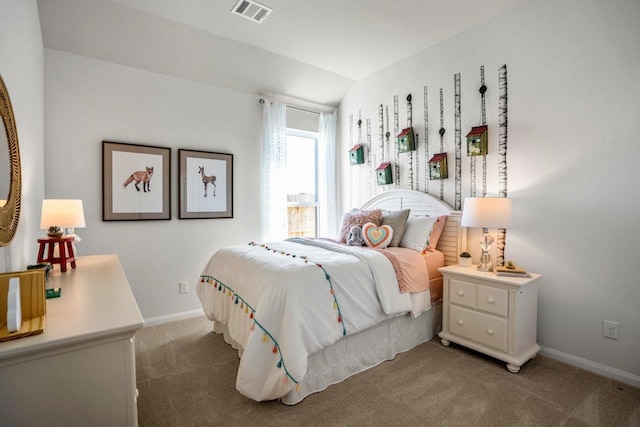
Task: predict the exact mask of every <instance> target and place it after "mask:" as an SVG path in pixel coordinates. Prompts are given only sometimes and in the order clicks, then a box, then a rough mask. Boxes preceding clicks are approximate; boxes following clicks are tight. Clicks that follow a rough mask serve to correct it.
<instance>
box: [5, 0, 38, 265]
mask: <svg viewBox="0 0 640 427" xmlns="http://www.w3.org/2000/svg"><path fill="white" fill-rule="evenodd" d="M0 28H1V29H2V37H0V75H2V79H3V80H4V83H5V85H6V87H7V91H8V92H9V97H10V98H11V104H12V106H13V113H14V115H15V121H16V128H17V131H18V144H19V145H20V157H21V164H22V168H21V169H22V210H21V215H20V222H19V223H18V230H17V232H16V235H15V237H14V239H13V241H12V242H11V244H10V245H9V246H7V247H3V248H0V272H6V271H16V270H24V269H25V268H26V266H27V265H28V264H30V263H33V262H35V260H36V253H37V245H38V244H37V242H36V239H37V238H38V235H39V231H40V230H38V226H39V224H40V204H41V203H42V197H43V195H44V155H43V146H44V141H43V128H44V113H43V103H44V101H43V98H44V95H43V67H42V64H43V49H42V36H41V33H40V20H39V18H38V6H37V4H36V2H35V0H23V1H14V0H0ZM3 178H4V177H3ZM36 224H37V225H36Z"/></svg>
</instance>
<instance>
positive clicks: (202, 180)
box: [178, 149, 233, 219]
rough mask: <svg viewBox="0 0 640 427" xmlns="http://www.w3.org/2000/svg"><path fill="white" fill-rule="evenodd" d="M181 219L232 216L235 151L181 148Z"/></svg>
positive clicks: (179, 162) (179, 185) (179, 157)
mask: <svg viewBox="0 0 640 427" xmlns="http://www.w3.org/2000/svg"><path fill="white" fill-rule="evenodd" d="M178 168H179V169H180V172H179V177H178V178H179V182H178V189H179V192H180V197H179V199H180V218H182V219H194V218H233V154H223V153H212V152H208V151H196V150H183V149H180V150H178Z"/></svg>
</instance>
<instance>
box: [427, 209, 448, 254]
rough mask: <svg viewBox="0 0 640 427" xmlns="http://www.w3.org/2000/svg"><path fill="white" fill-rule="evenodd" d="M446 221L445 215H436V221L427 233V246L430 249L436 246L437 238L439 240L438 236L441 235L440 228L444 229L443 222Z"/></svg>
mask: <svg viewBox="0 0 640 427" xmlns="http://www.w3.org/2000/svg"><path fill="white" fill-rule="evenodd" d="M445 222H447V216H446V215H442V216H440V217H438V219H437V220H436V223H435V224H434V225H433V228H432V229H431V234H429V247H430V248H431V249H435V248H436V246H438V240H440V236H441V235H442V230H444V223H445Z"/></svg>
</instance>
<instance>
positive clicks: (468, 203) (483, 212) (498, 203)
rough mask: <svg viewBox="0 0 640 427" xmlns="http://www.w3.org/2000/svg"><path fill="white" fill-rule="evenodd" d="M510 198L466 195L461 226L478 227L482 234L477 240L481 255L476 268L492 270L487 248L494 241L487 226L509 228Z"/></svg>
mask: <svg viewBox="0 0 640 427" xmlns="http://www.w3.org/2000/svg"><path fill="white" fill-rule="evenodd" d="M511 221H512V220H511V199H508V198H506V197H467V198H465V199H464V207H463V210H462V220H461V221H460V225H461V226H463V227H480V228H482V236H480V239H479V240H478V241H479V243H480V248H481V249H482V255H481V256H480V264H479V265H478V270H480V271H492V269H493V265H492V261H491V255H490V254H489V249H490V248H491V245H492V244H493V242H494V238H493V236H491V235H489V228H511Z"/></svg>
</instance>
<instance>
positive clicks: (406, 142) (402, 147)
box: [398, 128, 416, 153]
mask: <svg viewBox="0 0 640 427" xmlns="http://www.w3.org/2000/svg"><path fill="white" fill-rule="evenodd" d="M415 149H416V143H415V140H414V138H413V128H406V129H402V132H400V134H399V135H398V151H399V152H400V153H408V152H409V151H415Z"/></svg>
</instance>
